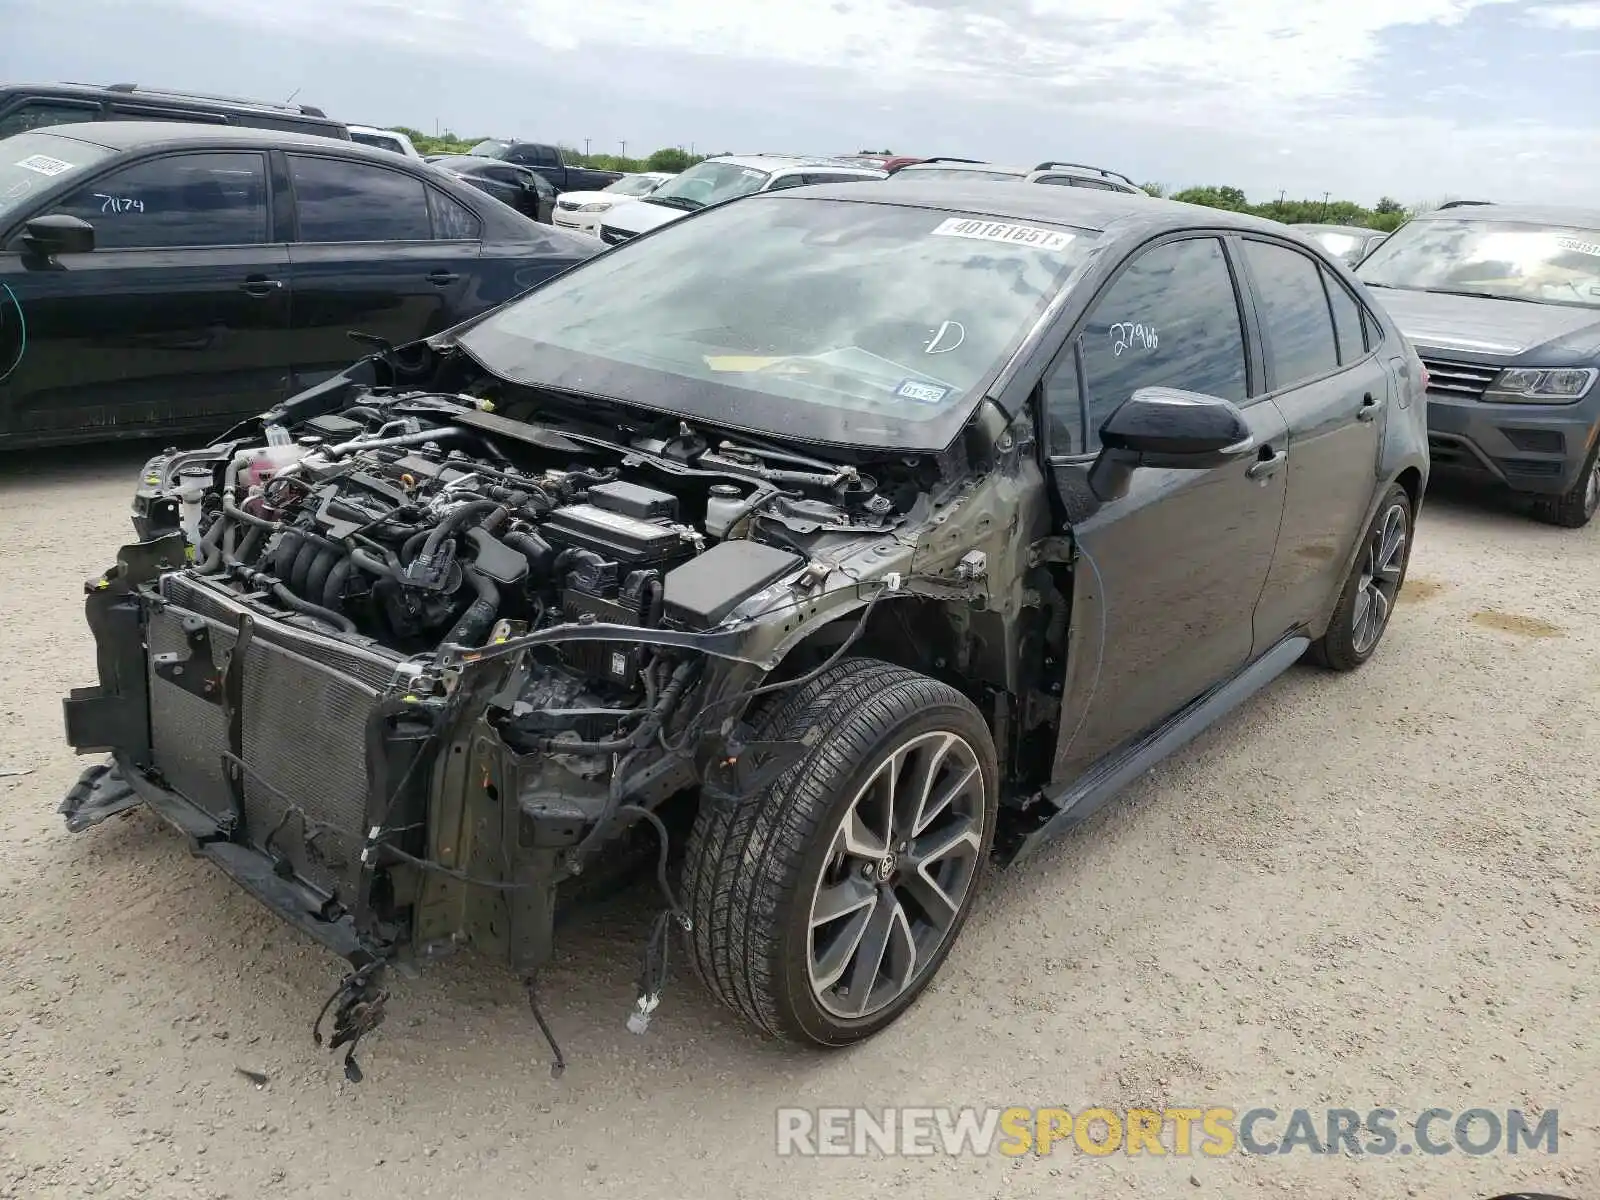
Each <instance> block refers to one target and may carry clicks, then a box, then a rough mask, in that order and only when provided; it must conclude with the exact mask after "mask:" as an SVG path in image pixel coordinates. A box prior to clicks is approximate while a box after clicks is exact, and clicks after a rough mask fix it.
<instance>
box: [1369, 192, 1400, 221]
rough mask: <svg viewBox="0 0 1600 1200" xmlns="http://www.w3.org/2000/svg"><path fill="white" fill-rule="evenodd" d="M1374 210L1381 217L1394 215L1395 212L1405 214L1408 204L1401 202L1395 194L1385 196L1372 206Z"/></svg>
mask: <svg viewBox="0 0 1600 1200" xmlns="http://www.w3.org/2000/svg"><path fill="white" fill-rule="evenodd" d="M1372 211H1373V212H1375V213H1377V214H1378V215H1379V216H1380V217H1387V216H1393V215H1394V214H1395V213H1400V214H1402V215H1403V214H1404V213H1405V211H1406V206H1405V205H1404V204H1401V203H1400V201H1398V200H1396V199H1395V198H1394V197H1393V196H1385V197H1383V198H1382V199H1381V200H1379V201H1378V202H1377V204H1375V205H1373V206H1372Z"/></svg>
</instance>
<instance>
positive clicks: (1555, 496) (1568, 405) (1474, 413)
mask: <svg viewBox="0 0 1600 1200" xmlns="http://www.w3.org/2000/svg"><path fill="white" fill-rule="evenodd" d="M1356 273H1357V274H1358V275H1360V277H1361V278H1362V279H1363V280H1365V281H1366V284H1367V286H1368V287H1372V288H1378V289H1380V290H1379V291H1378V292H1377V293H1376V294H1377V296H1378V297H1379V299H1380V300H1381V301H1382V303H1383V305H1384V307H1385V308H1387V309H1388V310H1389V311H1390V313H1392V314H1393V315H1394V319H1395V320H1396V321H1397V322H1398V323H1399V325H1400V328H1401V329H1402V330H1404V331H1405V333H1406V335H1407V336H1408V337H1409V338H1410V339H1411V341H1412V342H1413V343H1414V344H1415V345H1416V347H1417V351H1418V353H1419V354H1421V355H1422V361H1423V363H1424V364H1426V366H1427V368H1428V380H1429V382H1428V441H1429V445H1430V447H1431V449H1432V454H1433V462H1434V465H1435V466H1436V467H1438V468H1439V470H1440V471H1441V472H1445V473H1448V474H1452V475H1457V476H1461V477H1463V478H1465V479H1467V480H1475V481H1477V482H1478V483H1480V484H1488V485H1491V486H1495V487H1497V488H1501V489H1509V490H1510V491H1511V492H1512V493H1515V494H1518V495H1522V496H1527V497H1530V498H1531V499H1532V501H1533V512H1534V515H1535V516H1537V517H1538V518H1539V519H1541V520H1543V521H1546V522H1548V523H1550V524H1554V525H1563V526H1566V527H1568V528H1576V527H1579V526H1583V525H1587V524H1588V523H1589V521H1590V520H1591V519H1592V518H1593V517H1594V514H1595V511H1596V510H1597V509H1600V469H1597V467H1596V456H1597V454H1600V450H1597V445H1600V387H1597V386H1596V385H1595V381H1596V379H1597V378H1600V209H1592V208H1554V207H1515V206H1512V205H1505V204H1486V203H1481V202H1472V203H1470V204H1460V205H1452V206H1448V207H1446V208H1443V209H1439V210H1436V211H1434V212H1431V213H1425V214H1423V215H1422V216H1419V217H1414V218H1413V219H1412V220H1410V221H1409V222H1407V223H1406V224H1405V225H1403V226H1401V227H1400V229H1399V230H1398V231H1396V232H1395V233H1392V234H1390V235H1389V237H1388V239H1387V240H1386V241H1384V242H1383V243H1382V244H1381V245H1380V246H1379V247H1378V248H1377V249H1376V250H1374V251H1373V252H1372V254H1371V256H1370V257H1368V258H1367V259H1366V260H1364V261H1363V262H1362V264H1361V266H1360V267H1359V268H1357V272H1356Z"/></svg>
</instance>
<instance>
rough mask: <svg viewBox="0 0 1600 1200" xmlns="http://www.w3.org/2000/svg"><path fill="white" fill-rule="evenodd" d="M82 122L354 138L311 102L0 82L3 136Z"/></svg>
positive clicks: (123, 87)
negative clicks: (162, 124) (161, 123)
mask: <svg viewBox="0 0 1600 1200" xmlns="http://www.w3.org/2000/svg"><path fill="white" fill-rule="evenodd" d="M81 121H192V122H198V123H200V124H202V125H248V126H250V127H252V128H255V129H275V130H278V131H279V132H280V133H314V134H318V135H320V136H322V137H331V138H342V139H344V140H345V141H349V140H350V131H349V129H347V128H346V127H345V125H344V124H343V122H340V121H335V120H333V119H332V118H331V117H329V116H328V114H327V113H325V112H323V111H322V110H321V109H320V108H314V107H312V106H311V105H309V104H270V103H267V102H265V101H261V100H241V99H239V98H237V97H234V96H208V95H203V94H200V93H197V92H174V91H168V90H165V89H162V88H146V87H140V86H138V85H137V84H133V83H112V84H105V85H100V84H90V83H41V84H9V85H0V138H8V137H10V136H11V135H12V134H16V133H24V132H26V131H27V130H30V129H43V128H46V127H48V126H51V125H69V124H73V123H76V122H81Z"/></svg>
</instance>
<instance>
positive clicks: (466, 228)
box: [428, 188, 483, 242]
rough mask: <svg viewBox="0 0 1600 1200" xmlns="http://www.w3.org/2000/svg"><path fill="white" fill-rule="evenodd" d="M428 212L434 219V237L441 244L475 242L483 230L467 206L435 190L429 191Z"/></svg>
mask: <svg viewBox="0 0 1600 1200" xmlns="http://www.w3.org/2000/svg"><path fill="white" fill-rule="evenodd" d="M428 212H429V214H430V215H431V216H432V217H433V236H434V238H435V239H437V240H438V241H441V242H475V241H477V240H478V237H479V235H480V233H481V232H482V230H483V226H482V224H481V223H480V222H479V220H478V218H477V217H475V216H474V215H473V214H472V211H471V210H470V209H468V208H467V206H466V205H464V204H462V203H460V202H459V201H456V200H453V199H451V198H450V197H449V196H446V195H445V194H444V193H443V192H439V191H435V190H434V189H433V188H429V189H428Z"/></svg>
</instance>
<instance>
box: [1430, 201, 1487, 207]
mask: <svg viewBox="0 0 1600 1200" xmlns="http://www.w3.org/2000/svg"><path fill="white" fill-rule="evenodd" d="M1493 203H1494V201H1493V200H1446V201H1445V202H1444V203H1443V204H1441V205H1439V207H1440V208H1461V207H1462V206H1463V205H1468V204H1493Z"/></svg>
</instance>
